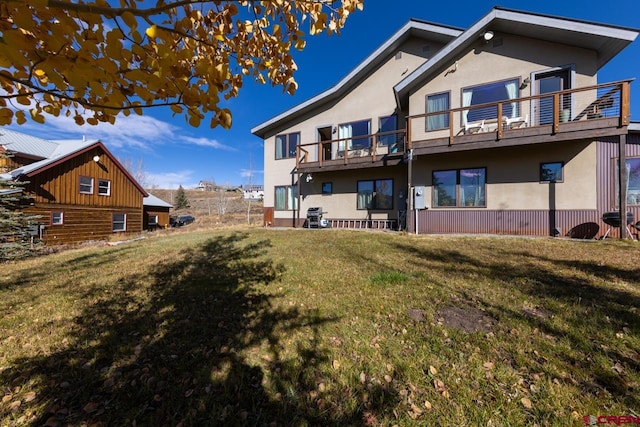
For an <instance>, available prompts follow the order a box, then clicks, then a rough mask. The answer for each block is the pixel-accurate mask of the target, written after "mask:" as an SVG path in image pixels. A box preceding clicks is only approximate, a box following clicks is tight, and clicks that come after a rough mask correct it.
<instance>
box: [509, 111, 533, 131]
mask: <svg viewBox="0 0 640 427" xmlns="http://www.w3.org/2000/svg"><path fill="white" fill-rule="evenodd" d="M527 126H529V115H528V114H525V116H524V117H511V118H507V120H506V123H505V127H506V128H507V129H518V128H523V127H527Z"/></svg>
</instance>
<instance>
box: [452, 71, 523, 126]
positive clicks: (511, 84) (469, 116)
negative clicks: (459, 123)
mask: <svg viewBox="0 0 640 427" xmlns="http://www.w3.org/2000/svg"><path fill="white" fill-rule="evenodd" d="M519 96H520V80H519V79H517V78H516V79H510V80H503V81H499V82H494V83H488V84H484V85H479V86H473V87H469V88H466V89H463V90H462V106H463V107H473V106H474V105H480V104H487V103H497V102H500V101H507V100H509V99H516V98H518V97H519ZM502 116H503V117H507V118H515V117H519V116H520V105H519V104H518V103H517V102H506V103H504V104H502ZM497 117H498V106H497V105H496V106H488V107H480V108H471V109H469V110H464V111H463V112H462V119H463V124H466V123H472V122H477V121H481V120H490V119H496V118H497Z"/></svg>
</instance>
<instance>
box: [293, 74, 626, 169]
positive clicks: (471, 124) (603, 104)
mask: <svg viewBox="0 0 640 427" xmlns="http://www.w3.org/2000/svg"><path fill="white" fill-rule="evenodd" d="M631 81H632V80H624V81H619V82H613V83H605V84H600V85H593V86H587V87H582V88H576V89H570V90H563V91H558V92H551V93H546V94H541V95H533V96H527V97H522V98H516V99H510V100H505V101H501V102H494V103H487V104H480V105H474V106H471V107H460V108H452V109H449V110H446V111H439V112H433V113H425V114H418V115H414V116H409V117H407V121H406V129H400V130H397V131H390V132H379V133H375V134H370V135H357V136H351V137H349V138H339V139H334V140H330V141H320V142H313V143H307V144H301V145H299V146H298V147H297V153H296V164H297V166H298V167H299V166H301V165H305V164H313V165H314V166H323V165H325V164H345V165H347V164H349V163H350V162H352V163H353V162H358V163H361V162H363V161H368V162H375V161H377V160H380V159H382V158H383V157H385V156H394V155H402V154H403V153H404V152H405V150H408V149H411V148H412V147H413V144H415V143H418V142H419V143H420V144H421V146H425V144H426V145H428V144H429V141H430V140H442V139H443V138H445V139H446V138H448V140H449V145H453V144H455V143H456V140H458V139H459V140H463V139H464V140H466V142H469V140H470V139H471V140H475V139H478V140H480V139H483V137H485V138H491V139H493V140H501V139H503V138H505V137H516V138H517V137H518V136H520V135H522V134H523V133H522V132H514V131H517V130H522V129H528V128H534V127H538V128H540V127H547V128H548V133H549V134H556V133H559V132H562V130H563V127H562V126H563V124H566V123H575V124H578V126H579V124H580V123H586V122H587V121H592V120H598V119H603V118H604V119H612V118H614V119H616V120H615V126H619V127H622V126H626V125H628V124H629V117H630V99H629V98H630V84H631ZM430 117H433V118H435V119H434V120H429V118H430ZM567 129H568V128H567ZM571 129H575V126H573V127H572V128H571ZM474 135H476V137H473V136H474Z"/></svg>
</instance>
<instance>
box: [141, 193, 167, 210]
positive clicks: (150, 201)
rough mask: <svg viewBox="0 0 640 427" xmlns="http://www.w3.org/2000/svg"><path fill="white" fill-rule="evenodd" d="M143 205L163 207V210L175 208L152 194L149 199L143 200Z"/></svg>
mask: <svg viewBox="0 0 640 427" xmlns="http://www.w3.org/2000/svg"><path fill="white" fill-rule="evenodd" d="M142 204H143V205H144V206H159V207H163V208H172V207H173V205H172V204H170V203H167V202H165V201H164V200H162V199H161V198H159V197H156V196H154V195H153V194H151V193H149V195H148V196H147V197H145V198H143V199H142Z"/></svg>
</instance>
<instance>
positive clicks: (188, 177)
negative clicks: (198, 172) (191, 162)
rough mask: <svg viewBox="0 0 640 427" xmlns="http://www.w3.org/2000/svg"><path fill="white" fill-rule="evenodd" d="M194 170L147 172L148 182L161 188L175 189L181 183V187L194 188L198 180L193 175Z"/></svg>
mask: <svg viewBox="0 0 640 427" xmlns="http://www.w3.org/2000/svg"><path fill="white" fill-rule="evenodd" d="M194 173H195V172H194V171H192V170H183V171H178V172H164V173H148V174H147V177H148V179H149V183H150V184H151V185H153V186H154V187H158V188H163V189H176V188H178V187H179V186H181V185H182V187H183V188H185V189H189V188H195V187H196V186H197V185H198V181H196V180H195V178H194V177H193V175H194Z"/></svg>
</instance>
